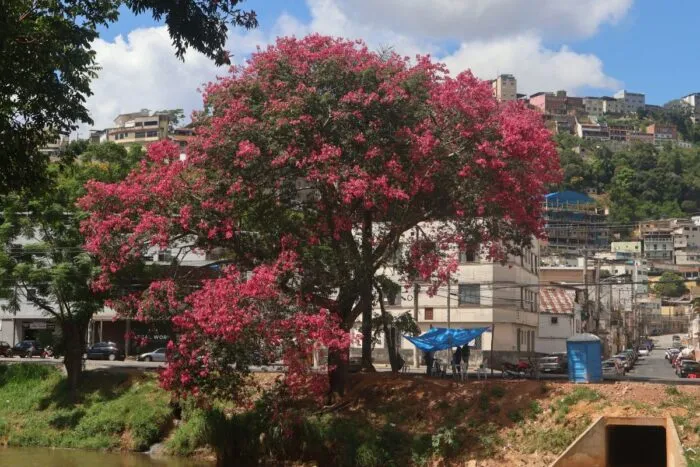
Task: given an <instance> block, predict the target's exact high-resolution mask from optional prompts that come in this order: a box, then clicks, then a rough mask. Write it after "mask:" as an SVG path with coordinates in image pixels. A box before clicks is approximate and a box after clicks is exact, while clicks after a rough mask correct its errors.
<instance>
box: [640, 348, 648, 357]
mask: <svg viewBox="0 0 700 467" xmlns="http://www.w3.org/2000/svg"><path fill="white" fill-rule="evenodd" d="M637 355H639V356H640V357H646V356H648V355H649V349H647V348H646V347H640V348H639V350H637Z"/></svg>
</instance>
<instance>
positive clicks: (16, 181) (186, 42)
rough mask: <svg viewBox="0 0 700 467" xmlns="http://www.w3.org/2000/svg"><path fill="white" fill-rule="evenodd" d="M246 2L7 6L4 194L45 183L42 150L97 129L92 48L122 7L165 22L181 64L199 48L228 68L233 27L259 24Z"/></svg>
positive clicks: (30, 2)
mask: <svg viewBox="0 0 700 467" xmlns="http://www.w3.org/2000/svg"><path fill="white" fill-rule="evenodd" d="M240 3H241V1H239V0H226V1H217V0H186V1H178V2H173V1H171V0H107V1H105V0H0V70H2V73H0V193H7V192H8V191H11V190H15V189H21V188H26V187H32V186H35V185H38V184H40V182H41V180H42V179H43V178H44V177H43V175H44V169H45V168H46V165H47V163H48V157H47V156H46V155H44V154H42V153H41V152H40V151H39V150H38V149H39V148H40V147H42V146H44V145H46V144H47V143H49V142H52V141H55V140H56V139H57V138H58V137H59V135H61V134H69V133H70V132H72V131H73V130H75V129H76V128H77V127H78V125H79V124H80V123H88V124H91V123H92V119H91V118H90V115H89V113H88V110H87V108H86V107H85V100H86V98H87V97H88V96H89V95H90V94H91V91H90V82H91V80H92V79H94V78H95V77H96V76H97V73H98V67H97V64H96V63H95V52H94V51H93V50H92V42H93V41H94V40H95V39H96V38H97V37H98V27H100V26H102V25H107V24H109V23H111V22H114V21H116V20H117V18H118V14H119V7H120V6H121V5H125V6H126V7H127V8H129V9H130V10H131V11H133V12H134V13H144V12H150V13H151V14H152V15H153V17H154V18H155V19H157V20H160V19H164V20H165V23H166V25H167V26H168V31H169V32H170V35H171V37H172V39H173V44H174V46H175V50H176V54H177V55H178V56H179V57H181V58H182V57H184V52H185V50H186V49H187V48H189V47H192V48H194V49H195V50H198V51H200V52H202V53H204V54H205V55H207V56H208V57H210V58H212V59H213V60H215V61H216V63H217V64H225V63H228V62H229V58H228V54H227V53H226V52H225V50H224V46H225V42H226V38H227V30H228V27H227V25H228V24H232V25H235V26H242V27H246V28H250V27H255V26H256V25H257V20H256V16H255V13H254V12H252V11H246V10H243V9H241V8H239V4H240Z"/></svg>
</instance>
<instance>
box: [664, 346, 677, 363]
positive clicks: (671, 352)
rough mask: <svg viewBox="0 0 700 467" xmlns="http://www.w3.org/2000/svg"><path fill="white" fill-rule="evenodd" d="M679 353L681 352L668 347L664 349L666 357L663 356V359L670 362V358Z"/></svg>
mask: <svg viewBox="0 0 700 467" xmlns="http://www.w3.org/2000/svg"><path fill="white" fill-rule="evenodd" d="M680 352H681V351H680V350H678V349H674V348H673V347H669V348H668V349H666V355H665V356H664V358H665V359H666V360H668V361H669V362H670V361H671V359H672V357H673V356H675V355H678V354H679V353H680Z"/></svg>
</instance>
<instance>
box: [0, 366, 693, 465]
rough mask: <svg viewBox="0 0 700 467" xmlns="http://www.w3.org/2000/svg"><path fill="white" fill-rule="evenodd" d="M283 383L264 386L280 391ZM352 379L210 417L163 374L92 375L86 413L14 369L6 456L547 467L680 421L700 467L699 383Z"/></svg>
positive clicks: (40, 371) (5, 411)
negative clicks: (53, 450)
mask: <svg viewBox="0 0 700 467" xmlns="http://www.w3.org/2000/svg"><path fill="white" fill-rule="evenodd" d="M275 376H276V375H271V374H268V375H255V376H254V377H255V378H256V380H257V382H258V383H261V384H262V385H263V386H265V385H266V386H267V387H270V386H271V385H272V382H273V381H274V378H275ZM351 381H352V384H351V387H350V388H349V391H348V393H347V394H346V396H345V398H344V399H343V400H342V401H341V402H340V403H339V404H337V405H336V406H334V407H331V408H325V409H323V410H319V408H318V407H314V406H312V405H304V404H292V403H291V402H289V401H286V400H284V399H283V398H281V396H280V395H279V394H275V393H269V394H267V395H264V396H262V397H258V398H257V401H256V403H255V406H254V407H253V408H251V409H249V410H245V411H243V410H240V409H239V410H235V408H233V407H232V406H224V407H218V408H213V409H211V410H208V411H203V410H201V409H197V408H195V407H194V406H191V405H189V404H184V405H183V406H182V407H181V408H178V409H175V408H174V407H172V406H171V405H170V404H169V401H170V398H169V395H168V393H166V392H165V391H163V390H162V389H160V388H159V387H158V384H157V380H156V377H155V375H152V374H141V373H137V374H126V373H111V372H102V371H90V372H87V373H86V375H85V380H84V384H83V386H82V389H81V391H80V394H79V396H78V400H77V401H75V403H74V404H72V403H71V401H70V400H69V399H68V392H67V388H66V386H65V380H64V378H63V376H62V375H61V372H60V371H59V370H58V369H56V368H54V367H49V366H44V365H29V364H14V365H9V366H0V444H3V445H7V446H17V447H23V446H36V447H62V448H78V449H91V450H111V451H145V450H148V449H149V447H151V446H153V445H154V444H158V445H159V446H160V447H161V448H162V451H163V452H165V453H168V454H171V455H176V456H181V457H192V456H193V457H195V458H198V459H201V458H202V457H206V456H209V457H211V453H213V452H217V453H218V454H219V455H220V457H221V458H223V459H231V458H234V459H236V463H237V465H252V464H255V463H265V462H267V463H268V464H274V463H280V462H297V463H303V464H304V465H348V466H351V465H359V466H376V465H431V464H432V463H434V462H435V461H440V462H442V464H443V465H465V464H466V465H469V466H479V467H483V466H497V465H522V466H533V467H544V466H546V465H549V463H551V462H552V461H553V460H554V459H555V458H556V456H557V455H558V454H559V453H561V452H562V451H563V450H564V449H565V448H566V447H567V446H568V445H569V444H570V443H571V442H572V441H573V440H574V439H575V438H576V436H578V434H580V433H581V432H582V431H583V430H584V429H585V427H586V426H587V425H588V424H589V423H590V422H591V421H592V419H593V418H595V416H597V415H612V416H643V415H653V416H659V415H670V416H672V417H673V419H674V422H675V424H676V427H677V430H678V433H679V435H680V437H681V441H682V443H683V446H684V447H685V448H686V449H688V448H690V449H692V450H688V451H687V456H688V458H689V459H688V460H689V461H690V463H689V465H691V466H697V467H700V456H696V455H695V454H693V452H697V453H700V386H697V385H696V386H678V387H675V386H666V385H657V384H645V383H630V382H618V383H605V384H597V385H586V386H581V385H573V384H569V383H564V382H554V381H550V382H540V381H502V380H488V381H469V382H466V383H462V382H456V381H451V380H440V379H432V378H430V379H429V378H425V377H422V376H416V375H391V374H357V375H353V377H352V379H351ZM280 408H283V409H284V411H283V412H280V410H279V409H280ZM280 414H282V416H280ZM693 450H695V451H693ZM223 465H226V464H225V462H224V463H223Z"/></svg>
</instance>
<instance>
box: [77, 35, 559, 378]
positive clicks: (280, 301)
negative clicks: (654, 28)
mask: <svg viewBox="0 0 700 467" xmlns="http://www.w3.org/2000/svg"><path fill="white" fill-rule="evenodd" d="M195 123H196V125H197V137H196V138H195V141H194V142H192V143H191V144H190V146H189V147H188V152H187V158H186V160H183V161H180V160H179V158H178V151H177V148H175V147H174V146H172V145H169V144H168V143H162V144H158V145H153V146H151V147H150V150H149V154H148V160H147V161H144V162H143V164H142V165H141V167H140V168H139V169H137V170H135V171H134V172H133V173H132V174H131V175H130V176H129V177H128V178H127V179H126V180H125V181H123V182H121V183H116V184H105V183H98V182H95V183H91V184H90V185H89V186H88V194H87V195H86V197H85V198H83V200H82V201H81V203H82V206H83V207H84V208H85V209H87V210H88V211H90V212H91V216H90V218H89V219H88V220H87V221H86V222H85V223H84V225H83V231H84V233H85V234H86V236H87V243H86V246H87V248H88V250H89V251H91V252H93V253H95V254H97V255H98V256H99V257H100V259H101V262H102V266H103V271H105V275H104V277H103V278H102V282H101V283H102V285H103V286H105V287H107V286H108V285H109V283H110V281H111V280H113V278H114V277H115V276H118V275H119V273H120V272H119V271H121V270H123V269H124V268H126V267H127V266H128V265H129V264H131V263H133V262H138V261H140V260H141V254H142V252H143V251H144V249H145V248H147V247H153V246H160V247H167V246H169V245H173V244H179V245H181V244H182V243H183V242H187V244H188V245H190V247H191V248H196V249H200V250H203V251H207V252H212V251H217V252H223V253H224V255H225V257H226V258H228V259H230V260H231V261H232V263H234V264H235V266H229V267H230V269H228V270H227V271H226V273H225V274H224V276H223V277H222V278H219V279H216V280H214V281H213V282H212V281H210V282H206V283H205V284H204V286H203V288H202V289H201V290H196V289H197V286H196V284H193V283H191V282H189V281H184V282H183V281H179V280H176V281H174V282H170V283H169V286H168V287H170V288H169V289H168V290H169V292H168V293H163V292H162V290H161V291H160V292H159V293H150V291H153V289H154V286H151V289H150V291H149V292H147V293H145V294H144V295H143V296H141V297H138V298H139V299H148V300H150V303H151V305H149V307H150V308H156V309H158V310H160V311H159V312H160V313H166V314H167V316H175V318H173V319H174V320H175V322H176V324H177V325H178V326H179V327H180V328H181V329H182V330H184V331H185V332H184V333H183V335H182V337H181V338H180V340H179V341H178V343H175V344H174V349H173V353H172V354H171V362H173V363H171V365H172V366H171V368H181V369H183V372H182V373H180V374H179V376H178V377H179V380H180V381H182V380H183V378H184V379H185V380H188V378H191V377H192V374H193V373H194V368H189V369H188V370H185V368H186V366H181V365H180V364H179V362H180V360H181V359H182V358H183V357H184V356H187V358H188V359H189V361H190V362H191V361H195V360H196V359H197V358H198V355H195V354H196V352H205V353H206V356H205V357H202V358H212V357H213V356H214V355H218V356H220V355H222V354H223V353H224V352H228V350H227V349H231V348H236V346H237V345H239V344H241V345H243V347H245V348H247V347H248V345H249V344H251V340H252V339H255V338H258V337H260V338H270V339H273V340H277V339H279V338H280V336H279V333H278V332H277V331H273V332H272V334H273V335H272V336H267V335H266V333H265V332H264V331H265V330H264V329H263V328H264V326H260V325H251V324H250V323H249V322H248V320H250V319H251V318H250V315H249V314H248V313H247V312H246V310H247V308H246V307H247V306H248V305H247V303H250V302H249V301H248V300H244V302H245V303H246V304H243V303H238V302H237V300H236V299H235V297H237V296H238V295H240V294H243V296H248V295H251V298H252V299H254V300H253V302H254V303H255V305H250V306H253V307H254V308H255V311H254V312H253V313H252V316H253V318H252V319H253V321H256V320H258V319H259V318H261V317H263V316H271V317H272V318H265V321H266V322H268V323H272V324H271V328H274V329H277V328H278V327H282V328H283V327H284V326H286V325H287V324H285V323H289V322H290V321H289V320H292V321H294V322H295V323H296V324H295V326H299V327H297V328H295V329H297V330H296V331H294V332H295V333H299V332H302V329H303V332H302V334H304V335H307V336H310V335H311V334H310V332H311V330H312V329H313V328H314V327H316V326H318V325H320V324H321V323H323V324H324V326H326V323H328V324H327V329H328V332H327V333H326V334H327V336H326V337H327V339H325V340H327V341H328V343H329V344H332V345H331V347H330V350H329V363H330V364H331V370H332V371H331V372H330V382H331V386H332V389H333V390H335V391H342V388H343V385H344V375H345V374H346V363H345V360H346V359H345V358H344V357H345V356H346V355H347V345H346V344H347V342H341V341H342V339H339V338H338V335H337V334H336V330H334V328H333V325H334V324H337V325H338V326H339V327H340V328H341V329H342V330H345V331H347V330H349V329H350V328H351V327H352V326H353V324H354V322H355V320H356V319H357V318H358V317H360V316H362V324H363V336H364V337H363V339H364V342H363V344H364V345H363V353H364V355H363V356H364V359H365V362H368V361H369V352H370V349H371V338H372V336H371V318H372V314H371V312H372V303H373V300H374V299H375V296H374V294H373V290H374V289H375V288H376V285H377V284H376V272H377V270H378V269H379V268H381V267H382V266H384V265H387V264H389V262H390V261H393V259H394V257H395V254H396V250H397V247H398V245H399V240H400V239H401V241H402V242H405V241H406V240H405V239H406V238H410V239H411V240H409V242H408V243H409V244H408V245H406V246H407V248H406V249H405V251H406V253H405V256H404V258H403V261H401V263H402V265H403V266H402V270H403V271H404V273H405V277H406V278H407V279H411V280H414V279H419V280H422V281H432V282H433V286H437V285H439V284H440V283H441V281H444V279H445V278H446V277H447V275H448V274H449V272H450V271H452V270H454V269H455V267H456V261H455V258H454V257H453V253H450V252H453V251H455V250H454V246H455V245H457V246H458V247H459V248H461V249H463V250H466V249H474V248H476V247H477V246H478V245H487V246H488V248H489V252H490V254H491V256H492V257H494V258H496V259H499V258H503V257H504V255H506V254H508V253H517V252H519V251H520V249H521V248H522V247H524V246H526V245H528V244H529V243H530V241H531V238H532V236H533V235H540V234H541V233H542V225H541V220H540V214H541V212H540V209H541V208H540V205H541V199H542V195H543V194H544V190H545V188H544V187H545V186H546V185H547V184H548V183H552V182H554V181H556V180H557V179H558V177H559V166H558V159H557V155H556V151H555V149H554V146H553V144H552V142H551V140H550V134H549V132H548V131H547V130H546V129H545V128H544V126H543V125H542V122H541V118H540V117H539V116H538V115H537V114H536V113H534V112H532V111H530V110H528V109H526V108H525V107H524V106H523V105H522V104H519V103H509V104H503V105H501V104H499V103H497V102H496V101H495V100H494V99H493V97H492V95H491V87H490V85H489V84H488V83H485V82H483V81H479V80H478V79H476V78H474V77H473V76H472V75H471V73H469V72H465V73H461V74H459V75H457V76H456V77H450V76H449V75H448V74H447V72H446V70H445V68H444V67H443V66H442V65H440V64H436V63H433V62H432V61H431V60H430V59H429V58H427V57H418V58H417V59H416V60H414V61H410V60H408V59H406V58H402V57H399V56H397V55H395V54H378V53H374V52H371V51H369V50H368V49H367V48H366V47H365V46H364V44H362V43H361V42H350V41H346V40H342V39H335V38H330V37H323V36H318V35H312V36H309V37H306V38H304V39H295V38H282V39H279V40H278V41H277V43H276V44H275V45H273V46H270V47H268V48H267V49H265V50H261V51H258V52H257V53H256V54H254V55H253V56H252V57H251V59H250V60H249V62H248V63H247V64H246V65H245V66H242V67H233V68H232V70H231V73H230V75H229V76H227V77H224V78H221V79H219V80H218V81H217V82H215V83H212V84H210V85H208V86H207V87H206V89H205V93H204V110H203V111H202V112H201V113H200V114H198V115H196V118H195ZM438 226H439V227H438ZM414 231H417V232H418V233H417V234H416V235H413V236H412V237H410V236H407V233H408V232H414ZM280 258H284V260H283V261H282V262H283V264H284V265H285V266H284V267H282V266H280V261H281V259H280ZM234 268H235V269H234ZM254 268H258V269H256V273H255V274H254V275H253V277H252V280H249V281H247V282H246V281H244V280H242V279H241V278H240V272H236V271H244V270H248V271H249V270H253V269H254ZM292 271H293V273H291V272H292ZM259 274H263V275H264V277H265V278H266V281H268V282H265V281H261V280H259V278H258V275H259ZM251 282H252V284H251V285H245V284H248V283H251ZM273 283H274V287H273ZM260 284H268V285H266V286H264V287H268V286H269V288H266V289H265V290H266V294H262V295H259V294H258V292H257V289H255V290H254V287H257V286H262V285H260ZM155 287H156V288H160V289H162V288H163V287H162V284H158V285H155ZM227 287H231V288H227ZM154 302H155V303H154ZM156 303H157V304H156ZM292 303H293V306H291V305H292ZM273 304H275V305H274V306H273ZM278 307H282V308H283V309H284V310H283V312H282V313H281V316H280V315H279V314H278V311H274V310H275V309H276V308H278ZM263 309H265V311H264V312H263ZM321 310H328V311H327V313H326V312H322V311H321ZM279 311H280V312H281V311H282V310H279ZM298 315H299V316H302V317H303V319H302V318H297V316H298ZM210 323H217V324H216V326H214V327H212V325H211V324H210ZM311 323H313V324H311ZM205 324H206V325H205ZM189 329H197V332H193V333H188V332H187V331H188V330H189ZM241 330H245V332H243V333H242V332H241ZM195 335H196V336H197V338H196V339H195V338H194V337H193V336H195ZM188 336H190V337H188ZM316 337H318V336H314V338H316ZM204 341H206V342H207V345H203V342H204ZM304 342H307V343H310V339H307V340H304V339H302V340H296V341H295V345H296V346H297V348H298V347H299V346H300V345H301V347H304V346H303V343H304ZM219 344H222V345H221V346H220V347H217V346H218V345H219ZM214 348H216V349H217V350H216V351H214V350H213V349H214ZM195 349H200V350H195ZM193 358H194V359H195V360H192V359H193ZM172 371H177V370H171V371H170V372H169V373H167V374H166V381H169V379H168V378H171V377H173V376H172ZM215 373H216V372H213V373H205V374H204V375H202V374H201V372H200V373H198V375H199V376H198V377H199V378H204V379H208V380H209V381H216V378H215ZM216 374H218V373H216ZM292 376H293V375H291V374H290V376H288V379H289V378H290V377H292ZM292 379H293V378H292ZM188 381H189V380H188Z"/></svg>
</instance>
